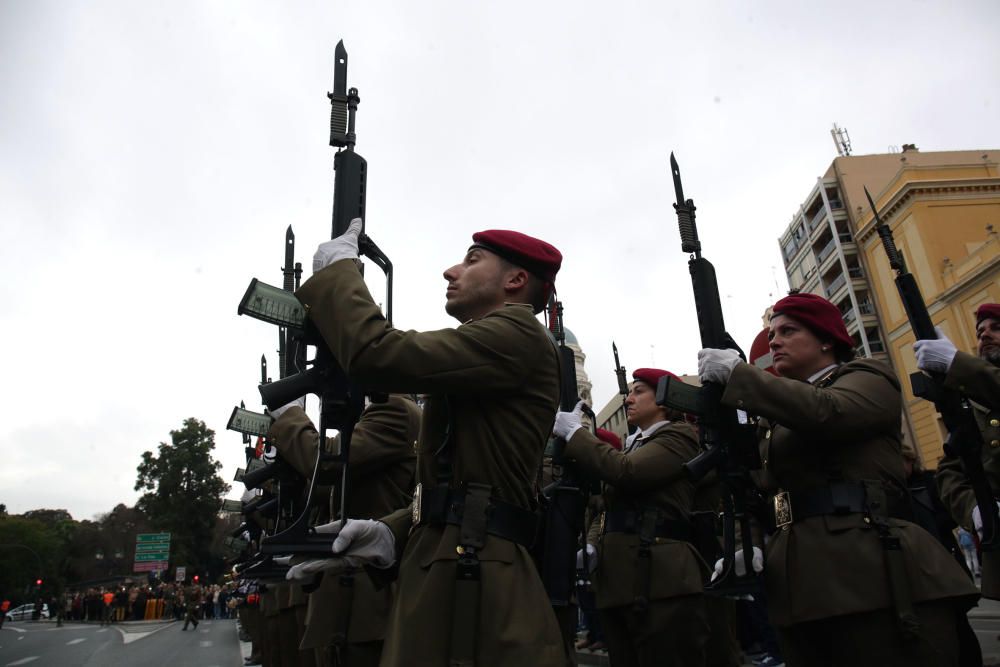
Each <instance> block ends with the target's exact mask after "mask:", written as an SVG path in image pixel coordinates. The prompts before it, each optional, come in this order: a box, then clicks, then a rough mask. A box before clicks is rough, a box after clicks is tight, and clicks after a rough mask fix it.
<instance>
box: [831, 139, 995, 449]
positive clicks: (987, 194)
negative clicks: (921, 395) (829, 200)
mask: <svg viewBox="0 0 1000 667" xmlns="http://www.w3.org/2000/svg"><path fill="white" fill-rule="evenodd" d="M873 157H890V158H892V161H891V164H885V165H881V164H880V165H878V166H879V167H881V169H875V170H872V171H873V172H874V173H871V175H870V176H869V177H868V182H867V185H868V189H869V191H870V192H871V193H872V198H873V199H874V200H875V205H876V206H877V207H878V211H879V216H880V217H881V218H882V221H883V222H884V223H886V224H887V225H889V228H890V229H891V230H892V233H893V237H894V238H895V242H896V247H897V248H898V249H899V251H900V252H901V253H902V255H903V257H904V259H905V262H906V265H907V268H908V269H909V271H910V272H911V273H913V275H914V277H915V278H916V281H917V284H918V285H919V286H920V292H921V294H922V295H923V297H924V302H925V303H926V304H927V309H928V311H929V312H930V315H931V319H932V320H933V321H934V324H935V325H936V326H940V327H941V328H942V329H943V330H944V332H945V334H946V335H947V336H948V337H949V338H950V339H951V340H952V341H954V343H955V345H956V346H957V347H958V348H959V349H960V350H965V351H968V352H971V353H973V354H975V350H976V336H975V319H974V317H973V312H974V311H975V309H976V308H977V307H978V306H979V305H980V304H982V303H987V302H991V303H998V302H1000V239H998V237H997V228H1000V170H998V164H997V163H998V160H1000V151H996V150H993V151H954V152H945V153H920V152H918V151H916V150H914V149H910V150H906V151H904V152H903V153H901V154H899V155H893V156H873ZM841 159H844V158H841ZM847 159H850V158H847ZM859 159H863V158H859ZM835 164H836V163H835ZM844 166H845V168H848V169H850V168H851V167H848V166H847V165H844ZM856 171H858V172H862V173H864V172H867V171H868V170H865V169H859V170H856ZM888 172H892V173H891V175H890V177H889V178H888V179H886V178H885V177H884V174H887V173H888ZM859 175H860V174H855V175H854V177H853V178H851V179H850V181H851V183H852V186H854V187H853V188H852V189H853V190H854V192H849V195H851V198H850V202H851V204H852V205H853V206H854V207H855V211H856V212H857V215H856V218H855V219H856V226H855V229H854V234H855V239H856V242H857V244H858V245H859V246H860V247H861V249H862V258H863V264H864V266H865V268H866V272H867V274H868V281H869V283H870V284H871V286H872V292H873V294H874V295H875V305H876V311H877V313H878V317H879V322H880V326H881V329H882V331H883V332H884V334H885V335H884V337H883V340H884V341H885V343H886V349H887V352H888V353H889V357H890V359H891V361H892V365H893V366H894V367H895V369H896V372H897V373H898V374H899V376H900V378H901V379H903V380H904V382H903V397H904V405H905V410H906V412H907V414H908V417H909V422H910V428H911V435H912V437H913V439H914V441H915V442H916V445H917V449H918V451H919V453H920V457H921V460H922V461H924V463H925V465H927V466H928V467H936V464H937V461H938V459H939V458H940V457H941V455H942V444H943V442H944V438H945V436H946V433H947V431H946V430H945V428H944V425H943V424H942V423H941V420H940V419H939V417H938V415H937V412H936V411H935V410H934V406H933V405H931V404H930V403H929V402H927V401H924V400H922V399H918V398H915V397H914V396H913V394H912V392H911V389H910V385H909V382H908V381H907V380H906V378H908V376H909V374H910V373H912V372H914V371H916V360H915V358H914V355H913V342H914V335H913V331H912V330H911V328H910V325H909V322H908V321H907V318H906V312H905V311H904V309H903V304H902V301H901V300H900V298H899V294H898V292H897V290H896V286H895V283H894V282H893V280H894V278H895V273H894V272H893V271H892V270H891V269H890V268H889V262H888V259H887V258H886V255H885V251H884V250H883V248H882V244H881V241H880V239H879V237H878V234H877V233H876V231H875V220H874V216H873V215H872V212H871V210H870V207H869V206H868V203H867V200H866V199H865V198H864V194H863V191H862V190H861V189H860V188H861V185H863V183H860V182H859V178H858V176H859ZM879 176H881V178H879ZM859 209H860V210H859Z"/></svg>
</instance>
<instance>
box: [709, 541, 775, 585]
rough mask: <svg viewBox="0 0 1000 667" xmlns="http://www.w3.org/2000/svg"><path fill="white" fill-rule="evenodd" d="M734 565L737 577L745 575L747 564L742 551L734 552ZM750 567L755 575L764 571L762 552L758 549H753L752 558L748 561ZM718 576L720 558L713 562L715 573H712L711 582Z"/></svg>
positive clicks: (720, 567)
mask: <svg viewBox="0 0 1000 667" xmlns="http://www.w3.org/2000/svg"><path fill="white" fill-rule="evenodd" d="M734 565H735V567H736V576H737V577H742V576H743V575H744V574H746V573H747V564H746V562H745V561H744V559H743V549H737V550H736V554H735V560H734ZM750 566H751V567H753V571H754V572H756V573H757V574H760V573H761V572H763V571H764V552H763V551H761V550H760V548H759V547H754V548H753V558H751V559H750ZM720 576H722V559H721V558H720V559H719V560H717V561H715V571H714V572H712V581H715V580H716V579H718V578H719V577H720Z"/></svg>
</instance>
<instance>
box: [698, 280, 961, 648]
mask: <svg viewBox="0 0 1000 667" xmlns="http://www.w3.org/2000/svg"><path fill="white" fill-rule="evenodd" d="M770 347H771V351H772V355H773V359H774V368H775V371H776V372H777V373H778V374H779V375H780V377H775V376H772V375H770V374H768V373H766V372H764V371H762V370H760V369H758V368H756V367H754V366H752V365H750V364H747V363H744V362H742V361H741V360H740V357H739V355H738V353H736V352H735V351H733V350H702V351H701V352H699V355H698V356H699V362H698V368H699V376H700V377H701V379H702V381H703V382H716V383H724V384H725V385H726V388H725V392H724V394H723V399H722V400H723V402H724V403H725V404H726V405H728V406H730V407H735V408H740V409H743V410H746V411H747V412H749V413H751V414H754V415H758V416H760V417H762V418H763V420H764V421H763V423H762V429H763V430H762V436H763V437H762V440H761V458H762V461H763V465H764V471H763V472H764V475H765V477H766V478H767V479H768V480H769V482H767V483H766V486H767V488H766V489H765V491H767V492H769V493H772V494H775V495H774V498H775V509H776V512H775V524H776V530H775V532H774V534H773V536H772V538H771V540H770V543H769V544H768V547H767V559H766V568H765V572H764V578H765V585H766V589H767V598H768V611H769V615H770V619H771V622H772V623H773V624H774V625H775V626H776V628H777V630H778V634H779V637H780V640H781V643H782V649H783V652H784V657H785V659H786V661H787V664H788V665H791V666H795V665H845V666H846V665H850V666H851V667H861V666H865V665H872V666H874V665H879V666H882V665H899V666H901V667H902V666H903V665H907V666H909V665H953V664H955V663H956V660H957V656H958V647H957V638H956V623H955V614H956V613H959V612H961V613H964V611H965V610H966V609H968V607H969V606H971V605H972V604H973V603H974V602H975V600H976V599H977V597H978V592H977V591H976V589H975V587H974V586H973V585H972V584H971V582H970V581H969V579H968V577H966V576H965V573H964V572H963V571H962V569H961V568H960V567H959V566H958V564H957V563H956V562H955V560H954V559H953V558H951V556H949V555H948V553H947V552H946V551H945V550H944V548H943V547H942V546H941V545H940V544H939V543H938V542H937V541H936V540H935V539H934V538H933V537H932V536H931V535H930V534H929V533H928V532H927V531H926V530H924V529H922V528H920V527H919V526H917V525H915V524H913V523H911V522H910V521H908V520H906V519H905V518H902V517H906V516H908V509H909V498H908V495H907V493H906V485H905V477H904V472H903V466H902V458H901V456H900V451H901V446H900V412H901V409H902V402H901V396H900V388H899V381H898V380H897V379H896V377H895V375H894V374H893V373H892V371H891V370H890V369H889V368H888V367H887V366H886V365H884V364H882V363H880V362H877V361H871V360H851V359H852V357H853V354H854V342H853V340H852V339H851V337H850V336H849V335H848V333H847V330H846V328H845V327H844V323H843V320H842V318H841V316H840V312H839V311H838V310H837V308H836V306H834V305H833V304H831V303H830V302H829V301H827V300H826V299H823V298H821V297H818V296H816V295H813V294H795V295H791V296H788V297H786V298H784V299H782V300H780V301H778V303H776V304H775V305H774V315H773V317H772V318H771V325H770ZM897 540H898V542H897ZM755 549H756V548H755ZM737 560H738V562H739V563H740V564H742V562H743V554H742V553H739V554H738V558H737ZM760 566H761V563H760V560H759V557H758V555H757V554H755V556H754V568H755V569H758V568H759V567H760Z"/></svg>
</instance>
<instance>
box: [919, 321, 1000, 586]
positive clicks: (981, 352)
mask: <svg viewBox="0 0 1000 667" xmlns="http://www.w3.org/2000/svg"><path fill="white" fill-rule="evenodd" d="M976 340H977V342H978V349H977V353H978V356H973V355H971V354H967V353H965V352H959V351H958V350H956V349H955V346H954V344H953V343H952V342H951V341H950V340H948V339H947V338H945V337H943V336H942V337H940V338H938V339H937V340H928V341H917V343H915V344H914V349H915V351H916V355H917V367H918V368H920V369H921V370H926V371H931V372H936V373H942V374H944V376H945V386H946V387H948V388H950V389H954V390H956V391H959V392H961V393H962V394H963V395H965V396H967V397H968V398H970V399H971V400H972V407H973V414H974V415H975V417H976V422H977V424H978V425H979V430H980V432H981V433H982V436H983V443H984V445H985V446H984V447H983V450H982V458H983V470H984V471H985V473H986V479H987V481H988V482H989V484H990V487H991V488H992V490H993V493H994V495H1000V304H996V303H987V304H983V305H982V306H980V307H979V308H978V309H977V310H976ZM936 479H937V483H938V488H939V490H940V493H941V500H942V501H943V502H944V504H945V506H946V507H947V508H948V511H949V512H950V514H951V516H952V518H953V519H954V520H955V522H956V523H958V524H959V525H960V526H962V527H963V528H965V529H966V530H969V531H971V530H973V529H975V530H977V531H980V537H982V518H981V516H980V513H979V507H978V506H977V504H976V498H975V495H974V493H973V491H972V485H971V484H970V483H969V480H968V478H967V477H966V476H965V471H964V469H963V467H962V461H961V460H960V459H959V458H958V457H957V456H956V455H954V453H952V454H949V453H948V452H945V456H944V457H943V458H942V459H941V461H940V462H939V463H938V472H937V477H936ZM984 560H985V559H984ZM992 566H993V563H992V562H991V563H990V564H989V565H988V566H986V567H992ZM990 579H991V578H990V577H984V582H988V581H989V580H990ZM983 595H984V596H986V597H989V598H995V597H997V591H995V590H989V584H988V583H987V585H986V587H985V588H984V590H983Z"/></svg>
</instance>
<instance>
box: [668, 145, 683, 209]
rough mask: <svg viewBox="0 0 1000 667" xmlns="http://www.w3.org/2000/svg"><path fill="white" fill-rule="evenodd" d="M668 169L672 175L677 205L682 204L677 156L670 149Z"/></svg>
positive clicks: (681, 186)
mask: <svg viewBox="0 0 1000 667" xmlns="http://www.w3.org/2000/svg"><path fill="white" fill-rule="evenodd" d="M670 171H671V173H673V175H674V194H675V195H677V205H678V206H683V205H684V203H685V202H684V186H683V185H681V168H680V167H679V166H677V158H675V157H674V152H673V151H670Z"/></svg>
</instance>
